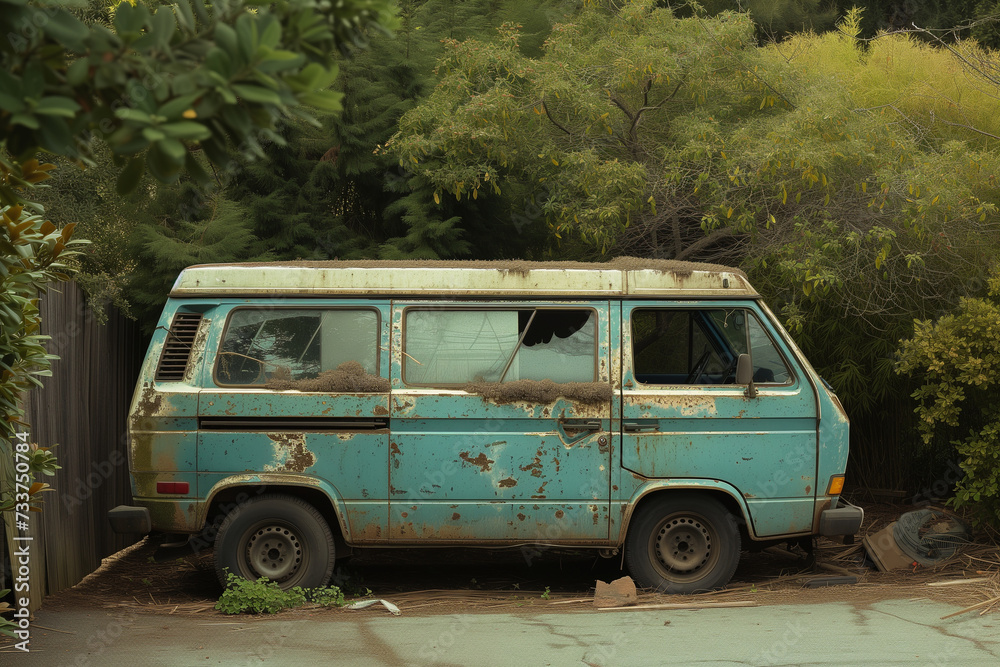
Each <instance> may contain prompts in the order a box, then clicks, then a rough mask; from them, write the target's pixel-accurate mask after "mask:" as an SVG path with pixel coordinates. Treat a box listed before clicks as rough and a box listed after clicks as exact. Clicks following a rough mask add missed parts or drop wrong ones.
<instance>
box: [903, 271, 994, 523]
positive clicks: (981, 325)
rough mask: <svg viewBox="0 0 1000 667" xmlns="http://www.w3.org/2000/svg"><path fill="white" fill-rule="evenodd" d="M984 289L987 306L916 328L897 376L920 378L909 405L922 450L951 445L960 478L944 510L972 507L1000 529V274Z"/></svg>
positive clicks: (966, 307)
mask: <svg viewBox="0 0 1000 667" xmlns="http://www.w3.org/2000/svg"><path fill="white" fill-rule="evenodd" d="M987 285H988V291H987V296H986V297H985V298H965V299H962V300H961V302H960V304H959V308H958V310H957V311H956V312H954V313H953V314H950V315H945V316H943V317H941V318H939V319H938V320H937V321H935V322H931V321H929V320H928V321H917V322H916V323H915V327H914V332H913V338H911V339H909V340H905V341H903V342H902V347H901V349H900V361H899V364H898V366H897V370H898V371H899V372H901V373H910V374H914V375H917V376H921V375H922V376H923V385H922V386H921V387H920V388H919V389H918V390H917V391H915V392H914V393H913V397H914V398H916V399H917V401H918V402H919V405H918V407H917V409H916V412H917V414H918V415H919V417H920V431H921V435H922V436H923V439H924V442H928V443H929V442H931V441H932V440H934V439H935V438H939V439H945V438H950V444H951V445H953V446H954V447H955V451H956V452H957V453H958V455H959V457H960V461H959V465H960V466H961V468H962V470H963V471H964V472H965V477H964V478H963V479H962V480H960V481H959V483H958V485H957V487H956V489H955V495H954V497H953V498H952V499H951V500H950V501H949V502H950V503H951V504H952V505H953V506H954V507H956V508H959V507H964V506H968V507H970V508H971V509H972V510H973V512H974V521H975V522H976V523H983V522H985V523H990V524H993V525H1000V403H998V402H997V401H996V400H995V399H996V390H997V388H998V387H1000V274H997V273H995V274H994V275H993V276H992V277H991V278H990V279H989V281H988V282H987ZM963 435H964V437H963Z"/></svg>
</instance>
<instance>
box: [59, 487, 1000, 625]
mask: <svg viewBox="0 0 1000 667" xmlns="http://www.w3.org/2000/svg"><path fill="white" fill-rule="evenodd" d="M865 511H866V519H865V525H864V526H863V528H862V534H873V533H875V532H877V531H878V530H880V529H881V528H882V527H884V526H885V525H887V524H888V523H889V522H891V521H893V520H895V519H896V518H897V517H898V516H899V514H901V513H902V512H904V511H907V508H900V507H897V506H891V505H881V506H873V505H869V506H866V507H865ZM988 537H989V536H981V537H980V538H979V539H978V540H977V543H976V544H973V545H970V546H969V547H968V548H966V549H964V550H962V552H960V553H959V554H957V555H956V556H955V557H954V558H952V559H951V560H950V561H948V562H947V563H944V564H941V565H939V566H937V567H933V568H930V567H919V568H917V569H916V570H914V571H910V570H894V571H892V572H878V571H877V570H875V569H874V568H869V567H867V566H866V565H864V563H863V557H864V552H863V548H862V547H861V544H860V538H859V540H858V542H857V544H855V545H854V546H845V545H843V544H839V543H833V542H830V541H829V540H826V539H821V540H819V542H818V544H817V546H816V549H815V556H816V558H815V563H813V562H812V561H810V560H808V559H807V558H805V554H804V553H803V552H802V551H800V550H799V549H798V548H797V547H796V548H794V549H793V550H792V551H787V550H786V549H785V547H777V548H773V549H771V550H767V551H763V552H758V553H751V552H744V553H743V557H742V558H741V560H740V565H739V567H738V569H737V570H736V574H735V576H734V577H733V580H732V582H731V583H730V584H729V586H727V587H726V589H724V590H722V591H717V592H714V593H707V594H701V595H687V596H678V595H662V594H657V593H650V592H641V591H640V596H639V600H638V604H640V605H641V604H657V603H687V602H691V603H702V602H723V601H727V602H728V601H732V602H736V601H741V602H742V601H747V602H755V603H757V604H761V605H766V604H789V603H815V602H831V601H848V602H853V603H856V604H859V605H867V604H871V603H873V602H878V601H881V600H886V599H899V598H928V599H933V600H937V601H941V602H948V603H951V604H955V605H959V606H960V607H969V606H972V605H976V604H980V603H982V602H984V601H988V600H991V599H994V598H998V596H1000V548H998V547H997V544H996V542H995V540H991V539H988ZM620 563H621V558H620V556H619V557H616V558H612V559H602V558H599V557H595V556H594V555H593V554H592V553H589V552H585V551H572V550H569V551H567V550H556V549H544V548H525V549H518V548H514V549H507V550H482V549H480V550H476V549H408V550H387V549H379V550H374V549H373V550H365V551H361V552H358V553H357V554H356V555H355V556H353V557H352V558H351V559H349V560H348V561H347V562H346V563H344V564H343V565H339V566H338V568H337V571H336V573H335V578H334V582H333V583H334V584H336V585H339V586H340V587H341V588H342V589H343V590H344V591H345V593H346V594H347V597H348V600H351V599H360V598H362V597H363V598H365V599H367V598H370V597H379V598H384V599H387V600H389V601H390V602H393V603H395V604H397V605H398V606H399V607H400V608H401V609H402V610H404V612H406V613H408V614H409V613H419V614H436V613H441V614H453V613H456V612H463V613H477V612H493V611H512V610H516V609H522V608H529V609H532V610H539V611H542V610H544V611H548V612H552V611H557V610H560V609H564V610H568V609H570V608H573V607H576V605H587V604H589V600H590V598H591V596H592V595H593V592H594V585H595V581H596V580H598V579H600V580H603V581H611V580H612V579H615V578H617V577H620V576H624V574H625V573H624V572H622V571H621V570H619V566H620ZM831 568H833V569H831ZM836 568H843V569H846V570H848V572H849V573H850V574H851V575H853V576H856V577H857V583H854V584H841V585H836V586H826V587H815V588H810V587H808V585H809V584H810V582H813V583H814V584H815V583H817V582H815V581H814V580H817V579H820V578H822V577H831V576H841V575H843V574H844V572H842V571H839V570H836ZM962 579H975V580H977V581H976V582H974V583H963V582H961V581H960V580H962ZM942 582H951V583H946V585H940V584H941V583H942ZM369 590H370V593H369V592H368V591H369ZM546 591H547V592H546ZM221 592H222V589H221V586H220V584H219V583H218V581H217V579H216V576H215V570H214V567H213V562H212V553H211V550H206V551H203V552H201V553H191V551H190V549H164V548H161V547H159V546H158V544H157V541H156V540H155V539H154V538H150V537H147V538H146V539H144V540H143V541H142V542H140V543H138V544H137V545H134V546H132V547H129V548H128V549H125V550H123V551H121V552H119V553H117V554H115V555H113V556H111V557H109V558H107V559H105V561H104V564H103V565H102V566H101V568H100V569H99V570H98V571H97V572H95V573H94V574H92V575H90V576H88V577H87V578H86V579H84V580H83V581H82V582H81V583H79V584H78V585H76V586H74V587H73V588H70V589H67V590H65V591H62V592H60V593H57V594H55V595H51V596H49V597H48V598H46V600H45V602H44V605H43V608H46V609H58V608H66V607H74V608H80V607H86V606H93V607H98V608H122V607H127V608H129V609H136V610H139V611H151V612H159V613H176V614H201V615H206V616H215V615H220V614H221V612H218V611H215V609H214V605H215V602H216V600H217V599H218V597H219V595H220V594H221ZM998 607H1000V604H998V602H997V601H994V602H993V603H992V604H991V605H990V604H987V605H984V606H983V607H979V608H977V609H976V610H975V611H974V612H973V613H980V612H989V611H992V610H994V609H996V608H998ZM331 611H333V612H335V611H337V610H331ZM291 613H296V612H295V611H293V612H291Z"/></svg>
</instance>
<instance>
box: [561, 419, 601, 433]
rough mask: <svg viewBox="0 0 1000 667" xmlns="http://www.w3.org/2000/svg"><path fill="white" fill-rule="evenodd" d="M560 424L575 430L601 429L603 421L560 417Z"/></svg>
mask: <svg viewBox="0 0 1000 667" xmlns="http://www.w3.org/2000/svg"><path fill="white" fill-rule="evenodd" d="M559 424H560V425H561V426H562V427H563V428H564V429H566V428H568V429H571V430H574V431H600V430H601V422H600V421H593V420H590V421H587V420H582V419H581V420H576V419H560V420H559Z"/></svg>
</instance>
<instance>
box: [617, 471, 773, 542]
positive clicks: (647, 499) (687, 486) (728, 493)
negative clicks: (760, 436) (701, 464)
mask: <svg viewBox="0 0 1000 667" xmlns="http://www.w3.org/2000/svg"><path fill="white" fill-rule="evenodd" d="M666 494H699V495H703V496H707V497H710V498H714V499H715V500H717V501H719V502H720V503H722V505H723V506H724V507H725V508H726V510H727V511H729V512H730V513H731V514H732V515H733V516H735V517H736V519H737V520H738V521H739V522H740V523H741V530H746V531H747V533H748V534H749V535H748V536H749V537H750V538H751V539H756V536H755V535H754V534H753V524H752V522H751V521H750V512H749V509H748V508H747V504H746V501H745V500H744V499H743V497H742V496H741V495H740V493H739V491H737V490H736V488H735V487H734V486H732V485H731V484H727V483H726V482H720V481H717V480H701V479H699V480H656V481H652V482H650V483H648V484H645V485H644V486H643V487H642V488H640V489H639V490H638V491H636V493H635V494H634V495H633V496H632V498H631V499H630V500H629V502H628V504H627V505H626V506H625V513H624V515H623V516H622V524H621V531H620V532H619V534H618V544H619V545H623V544H624V543H625V537H626V536H627V535H628V530H629V526H630V525H631V524H632V520H633V519H634V518H635V516H636V515H637V514H638V513H639V512H640V511H642V509H643V508H645V507H646V506H647V505H649V504H651V503H653V502H655V501H656V499H658V498H662V497H663V496H664V495H666Z"/></svg>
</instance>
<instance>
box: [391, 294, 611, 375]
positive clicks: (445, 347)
mask: <svg viewBox="0 0 1000 667" xmlns="http://www.w3.org/2000/svg"><path fill="white" fill-rule="evenodd" d="M596 341H597V318H596V315H595V313H594V311H592V310H589V309H572V310H571V309H554V308H552V309H541V308H539V309H521V310H485V309H484V310H423V309H417V308H413V309H409V310H407V311H406V322H405V329H404V341H403V352H404V354H403V378H404V381H405V382H406V383H407V384H409V385H464V384H466V383H469V382H512V381H515V380H552V381H554V382H592V381H594V379H595V378H596V374H597V363H596V359H597V342H596Z"/></svg>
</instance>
